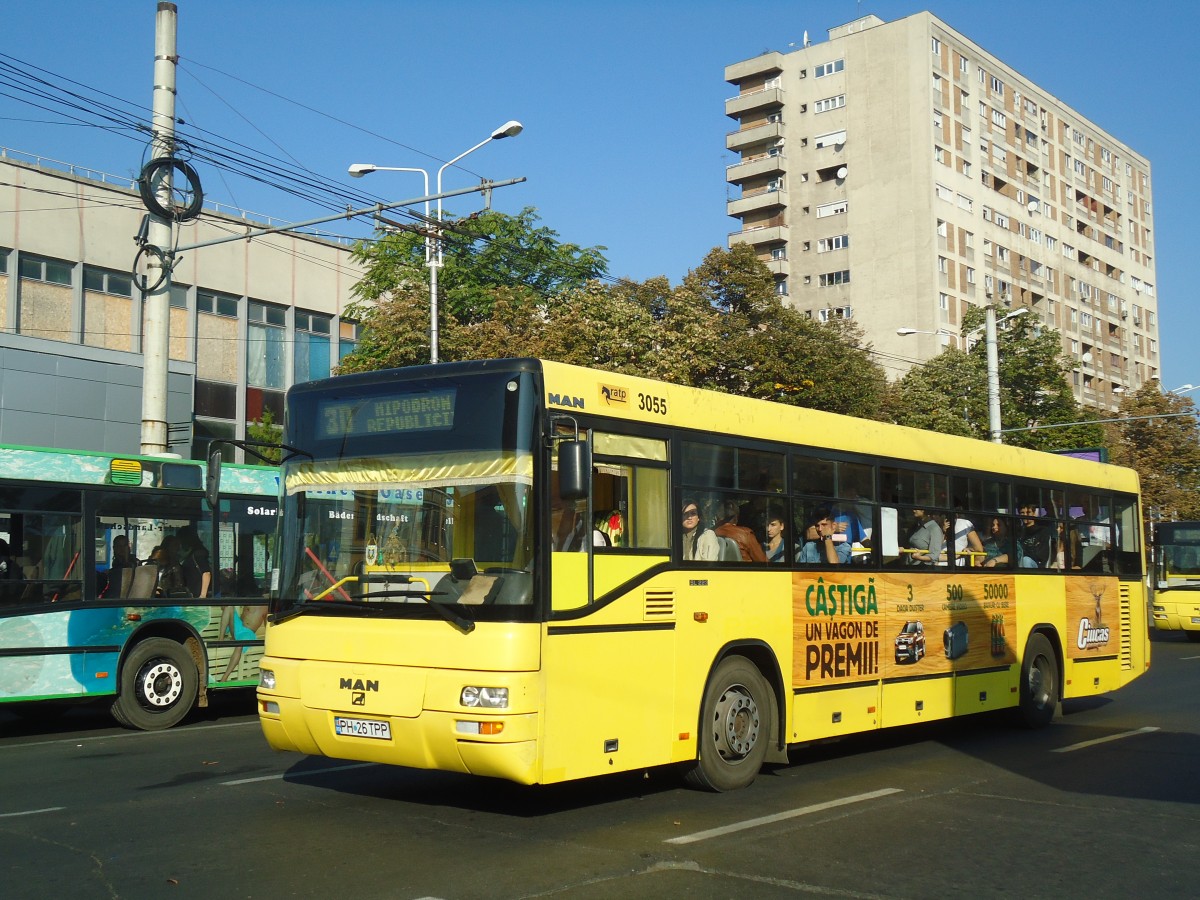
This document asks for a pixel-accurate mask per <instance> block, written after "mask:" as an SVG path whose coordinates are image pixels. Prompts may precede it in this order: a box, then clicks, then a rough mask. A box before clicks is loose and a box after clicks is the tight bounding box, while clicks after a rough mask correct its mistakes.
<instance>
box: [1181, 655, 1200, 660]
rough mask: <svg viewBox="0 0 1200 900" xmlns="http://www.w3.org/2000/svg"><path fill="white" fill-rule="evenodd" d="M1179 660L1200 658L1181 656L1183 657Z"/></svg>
mask: <svg viewBox="0 0 1200 900" xmlns="http://www.w3.org/2000/svg"><path fill="white" fill-rule="evenodd" d="M1179 659H1180V660H1181V661H1182V660H1185V659H1200V656H1181V657H1179Z"/></svg>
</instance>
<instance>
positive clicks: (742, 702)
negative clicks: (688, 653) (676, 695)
mask: <svg viewBox="0 0 1200 900" xmlns="http://www.w3.org/2000/svg"><path fill="white" fill-rule="evenodd" d="M771 710H772V707H771V690H770V688H769V687H767V683H766V682H765V681H764V680H763V677H762V675H761V674H760V673H759V671H758V669H756V668H755V667H754V666H753V665H751V664H750V662H749V661H747V660H746V659H745V658H744V657H741V656H732V657H729V658H728V659H726V660H724V661H723V662H721V664H720V665H718V666H717V670H716V672H715V673H714V674H713V677H712V679H711V680H710V681H709V684H708V689H707V691H706V692H705V694H704V708H703V710H702V711H701V719H700V731H699V734H698V735H697V738H698V744H699V748H698V749H699V756H700V758H699V759H698V760H697V761H696V763H695V765H694V768H692V769H691V770H690V771H689V772H688V773H687V776H686V777H687V781H688V783H689V784H690V785H692V786H693V787H698V788H702V789H704V790H709V791H733V790H737V789H738V788H744V787H746V786H747V785H748V784H750V783H751V782H753V781H754V778H755V776H756V775H758V771H759V769H761V768H762V764H763V760H764V759H765V758H766V755H767V742H768V741H769V740H770V739H771V716H772V711H771Z"/></svg>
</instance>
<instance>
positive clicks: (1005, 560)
mask: <svg viewBox="0 0 1200 900" xmlns="http://www.w3.org/2000/svg"><path fill="white" fill-rule="evenodd" d="M987 532H988V534H987V537H985V538H984V539H983V552H984V554H985V555H984V557H983V566H984V568H987V569H1007V568H1008V567H1009V556H1008V548H1009V538H1008V524H1007V522H1006V521H1005V520H1004V519H1002V518H1000V517H999V516H992V517H991V518H990V519H988V527H987Z"/></svg>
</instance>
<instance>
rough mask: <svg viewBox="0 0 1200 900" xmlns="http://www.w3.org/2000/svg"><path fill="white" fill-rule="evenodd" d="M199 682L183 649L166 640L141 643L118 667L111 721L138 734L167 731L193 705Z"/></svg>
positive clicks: (148, 640)
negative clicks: (118, 682) (115, 695)
mask: <svg viewBox="0 0 1200 900" xmlns="http://www.w3.org/2000/svg"><path fill="white" fill-rule="evenodd" d="M199 680H200V679H199V674H198V673H197V671H196V664H195V662H193V661H192V658H191V656H189V655H188V652H187V650H185V649H184V648H183V646H181V645H180V644H177V643H176V642H175V641H172V640H169V639H167V638H149V639H147V640H144V641H142V642H141V643H139V644H138V645H137V646H136V647H134V648H133V650H132V651H131V652H130V654H129V657H128V658H127V659H126V660H125V663H124V665H123V666H122V667H121V692H120V693H119V694H118V695H117V699H116V702H115V703H113V717H114V718H115V719H116V720H117V721H118V722H120V723H121V724H122V725H128V726H129V727H130V728H137V729H139V730H141V731H157V730H159V729H162V728H170V727H171V726H172V725H175V724H177V723H178V722H179V721H180V720H181V719H182V718H183V717H184V716H186V715H187V714H188V712H189V711H190V710H191V708H192V707H193V706H195V705H196V697H197V695H198V693H199Z"/></svg>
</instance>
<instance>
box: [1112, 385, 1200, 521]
mask: <svg viewBox="0 0 1200 900" xmlns="http://www.w3.org/2000/svg"><path fill="white" fill-rule="evenodd" d="M1150 416H1154V417H1157V418H1142V417H1150ZM1119 417H1120V418H1128V419H1131V420H1132V421H1126V422H1113V423H1110V424H1109V425H1107V426H1106V429H1107V431H1108V435H1109V460H1110V461H1111V462H1114V463H1117V464H1118V465H1123V466H1129V467H1131V468H1133V469H1136V470H1137V473H1138V477H1139V478H1140V479H1141V483H1142V504H1143V506H1144V507H1145V509H1146V510H1147V511H1148V512H1150V513H1151V515H1152V517H1161V518H1164V519H1200V426H1198V424H1197V421H1196V406H1195V404H1193V403H1192V401H1191V399H1190V398H1188V397H1181V396H1180V395H1178V394H1164V393H1162V392H1161V391H1160V390H1159V387H1158V383H1157V382H1149V383H1147V384H1146V385H1145V386H1143V387H1142V388H1141V389H1140V390H1138V391H1135V392H1134V393H1132V394H1128V395H1126V397H1125V398H1124V400H1122V401H1121V410H1120V413H1119Z"/></svg>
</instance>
